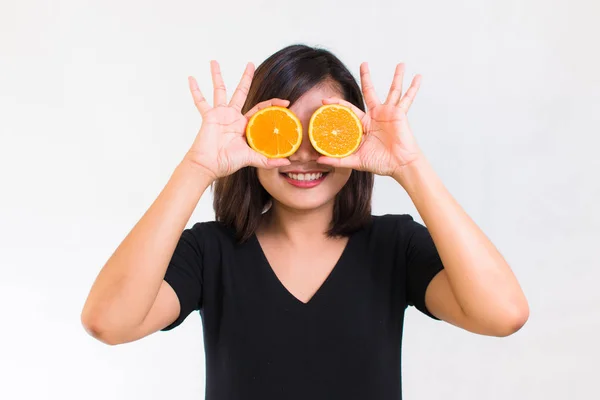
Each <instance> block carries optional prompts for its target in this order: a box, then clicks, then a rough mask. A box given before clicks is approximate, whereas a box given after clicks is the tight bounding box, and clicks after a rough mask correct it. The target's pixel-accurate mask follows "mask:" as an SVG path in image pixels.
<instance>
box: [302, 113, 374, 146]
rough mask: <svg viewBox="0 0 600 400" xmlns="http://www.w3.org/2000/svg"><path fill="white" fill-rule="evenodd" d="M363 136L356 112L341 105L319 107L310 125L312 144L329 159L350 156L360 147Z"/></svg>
mask: <svg viewBox="0 0 600 400" xmlns="http://www.w3.org/2000/svg"><path fill="white" fill-rule="evenodd" d="M362 136H363V126H362V122H360V120H359V119H358V117H357V116H356V114H355V113H354V111H352V110H351V109H350V108H348V107H346V106H342V105H339V104H326V105H324V106H321V107H319V109H317V111H315V112H314V114H313V115H312V117H311V118H310V122H309V124H308V137H309V138H310V142H311V143H312V145H313V147H314V148H315V149H316V150H317V151H318V152H319V153H321V154H323V155H324V156H327V157H337V158H341V157H346V156H349V155H350V154H352V153H354V152H355V151H356V149H358V146H360V142H361V140H362Z"/></svg>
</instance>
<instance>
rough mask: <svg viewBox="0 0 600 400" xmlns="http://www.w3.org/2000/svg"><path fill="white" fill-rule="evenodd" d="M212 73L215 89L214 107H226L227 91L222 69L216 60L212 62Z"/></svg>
mask: <svg viewBox="0 0 600 400" xmlns="http://www.w3.org/2000/svg"><path fill="white" fill-rule="evenodd" d="M210 72H211V75H212V82H213V87H214V96H213V107H219V106H224V105H226V104H227V91H226V89H225V82H224V81H223V75H221V67H219V63H218V62H216V61H215V60H212V61H211V62H210Z"/></svg>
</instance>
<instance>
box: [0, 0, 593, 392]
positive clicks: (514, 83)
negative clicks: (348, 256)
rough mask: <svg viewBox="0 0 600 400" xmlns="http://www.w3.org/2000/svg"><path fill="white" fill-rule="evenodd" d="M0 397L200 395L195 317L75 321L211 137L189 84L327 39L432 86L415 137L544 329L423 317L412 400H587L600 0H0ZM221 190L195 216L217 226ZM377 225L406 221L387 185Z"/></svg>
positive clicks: (386, 182) (532, 324)
mask: <svg viewBox="0 0 600 400" xmlns="http://www.w3.org/2000/svg"><path fill="white" fill-rule="evenodd" d="M0 4H1V5H0V32H1V34H0V177H1V180H0V191H1V195H0V268H1V273H0V308H1V310H0V323H1V324H2V325H1V327H0V335H1V338H0V398H2V399H83V398H85V399H161V398H167V397H168V398H170V399H182V400H183V399H200V398H203V395H204V385H205V381H204V353H203V342H202V333H201V324H200V318H199V316H198V314H193V315H192V316H190V317H189V318H188V319H187V320H186V321H185V323H184V324H183V325H182V326H180V327H179V328H177V329H175V330H174V331H171V332H168V333H157V334H155V335H152V336H150V337H148V338H145V339H143V340H141V341H139V342H135V343H131V344H127V345H122V346H115V347H110V346H106V345H104V344H102V343H100V342H98V341H96V340H94V339H93V338H91V337H90V336H88V335H87V334H86V333H85V332H84V330H83V328H82V327H81V324H80V319H79V318H80V312H81V309H82V306H83V303H84V301H85V298H86V296H87V293H88V291H89V288H90V286H91V284H92V282H93V280H94V278H95V277H96V274H97V273H98V272H99V270H100V268H101V267H102V266H103V265H104V262H105V261H106V260H107V259H108V257H109V256H110V255H111V253H112V252H113V250H114V249H115V248H116V247H117V246H118V244H119V243H120V241H121V240H122V239H123V238H124V237H125V235H126V234H127V233H128V231H129V229H131V227H132V226H133V225H134V224H135V222H136V221H137V220H138V219H139V218H140V217H141V216H142V214H143V213H144V212H145V210H146V209H147V208H148V207H149V206H150V204H151V203H152V201H153V200H154V199H155V198H156V196H157V195H158V193H159V191H160V190H161V189H162V187H163V186H164V184H165V183H166V182H167V180H168V178H169V176H170V174H171V173H172V171H173V169H174V167H175V166H176V165H177V163H178V162H179V161H180V159H181V158H182V156H183V155H184V153H185V151H186V150H187V149H188V147H189V146H190V145H191V142H192V140H193V138H194V136H195V134H196V132H197V130H198V128H199V126H200V122H201V120H200V117H199V115H198V113H197V111H196V110H195V108H194V106H193V103H192V101H191V97H190V95H189V93H188V87H187V76H188V75H193V76H195V77H196V78H197V79H198V82H199V84H200V86H201V88H203V89H204V90H205V93H209V94H210V92H211V90H212V88H211V83H210V73H209V60H210V59H213V58H214V59H217V60H219V61H220V62H221V65H222V69H223V73H224V76H225V79H226V83H227V84H228V86H229V87H230V88H231V89H233V87H234V86H235V85H236V84H237V82H238V79H239V77H240V75H241V73H242V71H243V68H244V65H245V63H246V62H247V61H253V62H254V63H255V64H256V65H258V64H260V62H261V61H263V60H264V59H265V58H266V57H268V56H269V55H270V54H272V53H273V52H275V51H277V50H279V49H280V48H281V47H283V46H286V45H289V44H292V43H298V42H299V43H306V44H309V45H316V46H321V47H323V48H326V49H329V50H331V51H333V52H334V53H335V54H336V55H338V56H339V57H340V58H341V59H342V60H343V61H344V62H345V63H346V64H347V65H348V66H349V68H350V70H351V71H352V72H353V73H354V74H355V76H357V77H358V67H359V64H360V62H361V61H365V60H366V61H369V62H370V65H371V70H372V74H373V78H374V82H375V85H376V89H377V91H378V93H379V94H380V96H382V97H383V96H385V95H386V94H387V90H388V87H389V84H390V82H391V77H392V75H393V71H394V66H395V64H396V63H397V62H400V61H404V62H406V63H407V72H408V75H409V76H407V78H406V82H405V84H406V85H408V83H409V79H410V78H411V77H412V76H413V75H414V74H415V73H421V74H422V75H423V84H422V88H421V91H420V92H419V95H418V97H417V99H416V102H415V103H414V105H413V107H412V108H411V112H410V115H409V116H410V119H411V124H412V127H413V130H414V133H415V135H416V137H417V140H418V141H419V143H420V145H421V147H422V148H423V149H424V151H425V154H426V155H427V157H428V158H429V159H430V161H431V162H432V164H433V165H434V167H435V168H436V170H437V172H438V173H439V174H440V175H441V177H442V179H443V181H444V182H445V184H446V185H447V187H448V188H449V189H450V191H451V192H452V193H453V194H454V196H455V197H456V198H457V199H458V200H459V202H460V203H461V204H462V205H463V206H464V208H465V209H466V210H467V212H468V213H469V214H470V215H471V216H472V217H473V218H474V219H475V221H476V222H477V223H478V224H479V225H480V226H481V227H482V228H483V229H484V231H485V232H486V233H487V234H488V235H489V237H490V238H491V239H492V240H493V242H494V243H495V244H496V245H497V246H498V248H499V249H500V250H501V252H502V253H503V254H504V255H505V257H506V258H507V260H508V261H509V262H510V264H511V265H512V267H513V269H514V271H515V272H516V274H517V276H518V278H519V280H520V282H521V283H522V286H523V288H524V290H525V293H526V295H527V296H528V299H529V301H530V306H531V317H530V320H529V322H528V323H527V325H526V326H525V327H524V328H523V329H522V330H521V331H519V332H518V333H517V334H515V335H514V336H511V337H508V338H504V339H498V338H488V337H481V336H476V335H473V334H470V333H467V332H464V331H461V330H459V329H457V328H454V327H452V326H449V325H447V324H445V323H442V322H436V321H433V320H430V319H428V318H427V317H425V316H423V315H422V314H420V313H419V312H418V311H416V310H414V309H412V308H411V309H409V311H408V315H407V320H406V331H405V341H404V357H403V382H404V394H405V398H406V399H444V400H452V399H460V400H465V399H502V400H504V399H548V400H549V399H561V400H562V399H592V398H600V395H599V394H598V392H599V391H598V389H597V385H596V383H595V381H596V378H597V373H598V371H599V369H598V359H599V357H600V344H599V341H598V338H599V337H600V313H599V308H600V307H599V306H600V294H599V293H600V291H599V290H598V282H599V278H600V273H599V272H598V267H600V262H599V258H598V252H597V251H598V242H599V239H600V234H599V229H600V212H599V211H598V208H599V205H600V178H599V177H598V175H599V172H600V161H599V159H600V158H599V157H598V145H599V144H600V143H599V140H598V136H599V134H600V130H599V128H600V111H599V110H600V108H599V106H600V78H599V71H600V62H599V55H598V54H599V53H598V46H599V45H598V39H599V38H600V28H599V27H598V24H597V21H598V19H599V17H600V13H599V6H598V3H597V2H595V1H592V0H590V1H587V2H586V1H581V0H580V1H568V2H567V1H566V0H565V1H552V0H544V1H542V0H529V1H523V0H506V1H502V2H500V1H492V0H487V1H481V0H470V1H466V0H463V1H460V0H458V1H445V0H438V1H391V0H388V1H377V0H370V1H360V2H359V1H345V2H340V3H337V2H336V4H334V3H333V2H323V1H314V0H303V1H301V2H284V1H279V2H267V1H260V0H255V1H239V2H231V1H215V2H201V1H195V2H192V1H173V2H166V1H161V2H148V1H114V0H111V1H95V2H93V1H75V0H64V1H52V2H50V1H42V0H33V1H31V0H30V1H23V0H20V1H18V2H17V1H16V0H15V1H8V0H2V2H1V3H0ZM211 200H212V198H211V193H210V192H207V194H206V195H205V196H204V197H203V198H202V200H201V201H200V203H199V205H198V207H197V209H196V211H195V213H194V215H193V216H192V219H191V220H190V224H189V225H191V224H192V223H193V222H194V221H204V220H210V219H212V218H213V216H214V214H213V212H212V207H211ZM374 212H375V213H376V214H383V213H411V214H413V215H414V216H415V218H417V219H418V220H420V218H419V216H418V214H417V213H416V210H415V209H414V206H413V205H412V203H411V202H410V199H409V198H408V197H407V196H406V194H405V193H404V192H403V190H402V188H401V187H400V186H399V185H398V184H396V183H395V182H394V181H392V180H391V179H386V178H379V179H378V180H377V181H376V188H375V197H374Z"/></svg>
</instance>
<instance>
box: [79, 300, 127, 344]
mask: <svg viewBox="0 0 600 400" xmlns="http://www.w3.org/2000/svg"><path fill="white" fill-rule="evenodd" d="M81 324H82V325H83V328H84V329H85V331H86V332H87V333H88V334H89V335H90V336H91V337H93V338H94V339H97V340H99V341H100V342H102V343H104V344H107V345H109V346H115V345H118V344H122V343H124V341H122V340H120V339H119V337H118V335H116V334H115V333H114V330H112V329H110V328H109V325H108V324H107V323H106V322H105V321H104V320H103V319H102V318H101V317H99V315H98V314H95V313H93V312H90V311H87V310H85V309H84V310H83V312H82V313H81Z"/></svg>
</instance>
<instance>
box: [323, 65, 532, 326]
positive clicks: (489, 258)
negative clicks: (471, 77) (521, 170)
mask: <svg viewBox="0 0 600 400" xmlns="http://www.w3.org/2000/svg"><path fill="white" fill-rule="evenodd" d="M360 73H361V83H362V90H363V94H364V97H365V102H366V104H367V107H368V112H367V113H364V112H362V111H361V110H360V109H358V108H357V107H355V105H353V104H350V103H348V102H347V101H344V100H342V99H327V100H324V103H326V104H330V103H340V104H343V105H346V106H348V107H350V108H352V109H353V110H354V112H355V113H356V114H357V116H358V117H359V118H360V119H361V121H362V123H363V126H364V131H365V137H364V140H363V143H362V144H361V146H360V148H359V149H358V151H357V152H355V153H354V154H352V155H350V156H348V157H346V158H342V159H332V158H327V157H321V158H320V159H319V162H321V163H323V164H330V165H333V166H339V167H347V168H354V169H358V170H364V171H371V172H374V173H376V174H379V175H385V176H390V177H393V178H394V179H395V180H396V181H397V182H398V183H400V184H401V185H402V187H403V188H404V189H405V190H406V192H407V193H408V195H409V196H410V198H411V199H412V200H413V202H414V204H415V206H416V208H417V210H418V212H419V214H420V215H421V217H422V218H423V221H424V222H425V225H426V226H427V228H428V230H429V232H430V234H431V238H432V239H433V241H434V243H435V247H436V249H437V250H434V251H437V252H438V253H439V256H440V258H441V261H442V263H443V266H444V269H443V270H442V271H441V272H439V273H438V274H437V275H436V276H435V277H434V278H433V279H432V280H431V282H430V283H429V284H428V286H427V289H426V293H425V303H426V306H427V309H428V310H429V311H430V313H431V314H433V315H434V316H436V317H437V318H439V319H442V320H445V321H447V322H449V323H452V324H454V325H457V326H459V327H461V328H464V329H466V330H469V331H471V332H476V333H480V334H485V335H492V336H506V335H509V334H511V333H513V332H515V331H517V330H518V329H519V328H520V327H521V326H522V325H523V324H524V323H525V322H526V321H527V319H528V317H529V307H528V304H527V300H526V299H525V296H524V294H523V292H522V290H521V288H520V286H519V283H518V282H517V279H516V278H515V276H514V274H513V273H512V271H511V269H510V267H509V265H508V264H507V263H506V261H505V260H504V258H503V257H502V255H501V254H500V253H499V252H498V250H497V249H496V248H495V247H494V245H493V244H492V243H491V242H490V240H489V239H488V238H487V237H486V236H485V235H484V233H483V232H482V231H481V230H480V229H479V228H478V227H477V225H476V224H475V223H474V222H473V221H472V220H471V218H470V217H469V216H468V215H467V214H466V212H465V211H464V210H463V209H462V208H461V207H460V206H459V205H458V203H457V202H456V201H455V200H454V199H453V198H452V196H451V195H450V194H449V193H448V191H447V190H446V188H445V187H444V185H443V184H442V182H441V181H440V179H439V177H438V176H437V175H436V174H435V172H434V171H433V168H431V165H430V164H429V163H428V161H427V160H426V158H425V157H424V155H423V154H422V153H421V150H420V149H419V147H418V145H417V143H416V140H415V138H414V136H413V134H412V130H411V128H410V126H409V123H408V117H407V115H406V114H407V112H408V109H409V108H410V106H411V104H412V102H413V100H414V98H415V96H416V94H417V92H418V90H419V86H420V82H421V77H420V76H419V75H417V76H415V78H414V79H413V81H412V83H411V85H410V87H409V88H408V90H407V91H406V93H405V94H404V95H402V80H403V77H404V64H398V66H397V67H396V71H395V74H394V79H393V81H392V85H391V87H390V90H389V92H388V96H387V98H386V100H385V102H383V103H381V102H380V101H379V99H378V98H377V96H376V94H375V90H374V87H373V83H372V81H371V76H370V73H369V68H368V65H367V64H366V63H363V64H362V65H361V68H360ZM416 267H418V266H416Z"/></svg>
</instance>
